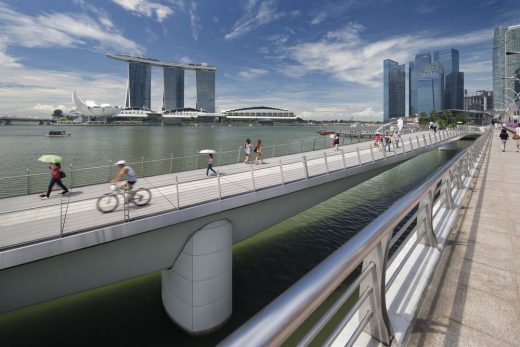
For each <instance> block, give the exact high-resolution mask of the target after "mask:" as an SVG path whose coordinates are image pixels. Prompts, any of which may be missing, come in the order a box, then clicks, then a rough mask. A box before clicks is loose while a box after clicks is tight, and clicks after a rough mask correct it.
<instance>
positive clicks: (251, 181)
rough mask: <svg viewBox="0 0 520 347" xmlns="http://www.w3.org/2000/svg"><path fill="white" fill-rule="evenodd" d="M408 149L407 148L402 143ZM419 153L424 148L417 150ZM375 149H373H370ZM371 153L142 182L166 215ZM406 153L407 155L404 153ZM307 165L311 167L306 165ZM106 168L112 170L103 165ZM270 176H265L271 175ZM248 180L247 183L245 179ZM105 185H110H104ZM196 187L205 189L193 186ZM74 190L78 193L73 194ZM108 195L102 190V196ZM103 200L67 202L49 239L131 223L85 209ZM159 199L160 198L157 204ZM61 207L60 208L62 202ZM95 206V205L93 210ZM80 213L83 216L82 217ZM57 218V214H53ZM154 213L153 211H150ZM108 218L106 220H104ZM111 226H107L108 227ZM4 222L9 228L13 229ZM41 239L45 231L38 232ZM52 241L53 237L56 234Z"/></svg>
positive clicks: (315, 156) (356, 161)
mask: <svg viewBox="0 0 520 347" xmlns="http://www.w3.org/2000/svg"><path fill="white" fill-rule="evenodd" d="M462 133H463V132H462V131H455V132H452V133H451V134H449V136H447V137H448V138H452V137H456V136H460V135H461V134H462ZM403 145H404V144H403ZM406 146H407V147H408V148H407V150H406V152H407V153H408V152H410V151H411V148H410V147H409V145H408V144H406ZM415 147H416V150H417V149H418V148H419V147H418V146H415ZM370 149H371V147H370ZM368 152H369V151H368V150H367V149H361V150H360V148H359V147H355V148H350V150H349V151H346V150H345V149H343V150H341V151H332V150H331V151H330V153H329V154H328V155H327V157H326V158H327V159H326V163H325V157H324V155H323V152H321V151H318V152H315V153H308V154H310V156H309V157H306V158H302V157H296V156H293V157H288V158H285V159H284V160H283V162H282V161H281V160H280V161H279V162H278V163H275V162H273V163H271V164H266V165H262V166H260V167H259V168H258V169H256V170H254V172H252V171H251V170H250V168H249V166H243V167H242V166H237V167H235V168H234V169H237V168H238V169H239V170H238V172H237V171H234V172H233V177H234V178H235V181H233V183H231V181H230V180H229V176H227V175H225V176H221V174H220V172H221V171H220V170H218V171H217V172H218V174H217V177H213V178H212V177H210V178H207V179H204V180H200V178H199V177H196V176H193V175H188V176H186V177H184V178H182V177H181V179H179V176H176V175H170V176H165V177H164V178H163V179H161V180H160V181H159V180H157V179H156V180H155V181H154V183H153V184H152V182H150V181H149V180H148V179H146V178H142V179H141V180H140V182H142V183H144V184H145V186H147V187H148V188H150V189H152V192H155V195H154V196H156V198H154V205H155V206H158V207H159V209H160V212H158V211H157V210H155V211H154V212H153V213H154V214H156V213H164V212H167V211H172V210H178V209H182V208H186V207H189V206H194V205H199V204H203V203H207V202H210V201H215V200H222V199H226V198H229V197H233V196H237V195H240V194H248V193H251V192H253V191H258V190H263V189H267V188H271V187H275V186H280V185H286V184H289V183H292V182H295V181H299V180H305V179H308V178H311V177H315V176H319V175H326V174H327V171H328V172H329V174H330V173H333V172H336V171H338V170H349V169H352V168H355V167H359V166H360V165H368V164H372V163H373V162H375V161H380V160H385V159H384V157H383V154H382V153H381V152H378V153H377V158H376V156H375V155H374V153H373V152H372V151H370V154H369V153H368ZM389 153H391V155H390V154H389V157H388V158H390V159H391V158H393V157H394V156H397V155H400V154H399V153H397V151H394V152H389ZM403 153H404V152H403ZM307 164H308V165H307ZM102 168H104V169H106V168H107V167H106V166H104V167H102ZM267 174H268V175H269V176H266V175H267ZM246 176H247V177H248V178H247V179H245V177H246ZM236 179H239V180H240V179H241V180H242V183H243V182H247V183H246V184H241V183H237V181H236ZM105 182H106V181H105ZM193 185H195V186H197V187H204V188H203V189H200V188H196V189H194V188H193ZM72 191H73V190H72ZM102 193H103V192H102V191H101V190H100V192H99V195H101V194H102ZM97 197H98V196H92V195H90V196H85V197H83V198H82V199H77V198H76V199H72V200H70V201H69V200H67V201H63V205H65V204H67V208H68V206H69V205H70V206H71V208H70V209H68V210H67V211H68V212H67V218H66V219H64V220H63V222H62V223H60V224H61V225H62V227H61V230H59V232H58V231H57V232H52V231H51V230H49V232H48V233H47V235H49V234H52V235H54V237H56V236H58V235H61V236H63V235H66V234H68V233H71V232H74V233H78V232H82V231H86V230H91V229H92V228H94V227H96V228H97V227H100V225H111V224H117V223H126V222H128V220H129V219H130V218H122V219H114V218H113V217H112V216H114V215H110V216H107V218H103V220H99V218H98V217H99V215H98V214H97V213H96V212H97V211H96V210H95V209H92V210H89V209H85V208H84V206H86V204H87V203H88V204H90V202H89V201H91V202H92V204H93V205H94V204H95V200H94V199H96V198H97ZM158 199H159V200H158ZM60 205H61V204H60ZM93 205H91V206H93ZM52 206H55V205H45V206H40V205H39V206H36V207H27V206H23V207H22V208H16V209H13V210H9V211H3V212H0V218H2V222H3V221H7V222H8V224H9V223H11V224H13V225H14V224H16V223H15V222H14V221H16V219H17V218H26V217H25V215H22V214H20V213H26V212H28V211H30V210H33V209H47V210H49V209H50V208H51V207H52ZM79 211H81V213H78V212H79ZM48 212H49V213H50V214H52V211H50V210H49V211H48ZM148 214H149V213H148ZM38 215H39V216H45V218H46V220H47V221H48V223H49V228H48V229H51V228H52V227H51V225H52V226H53V225H54V222H53V221H52V219H51V218H52V217H51V216H50V215H49V214H48V213H39V214H38ZM146 216H147V212H146V210H144V209H143V210H139V209H138V210H136V211H135V213H134V212H132V216H131V217H132V218H131V219H132V220H134V219H137V218H143V217H146ZM105 219H106V220H105ZM94 220H95V221H96V222H97V224H93V222H92V221H94ZM107 223H108V224H107ZM8 224H5V223H4V225H8ZM43 227H44V225H43V224H38V228H39V229H42V228H43ZM37 234H38V235H40V234H41V233H37ZM51 237H52V236H51ZM42 240H45V238H42V239H36V238H31V234H30V233H27V236H26V237H25V238H24V239H23V240H20V241H15V242H5V243H4V245H3V246H1V245H0V249H2V248H6V247H7V248H12V247H15V246H18V245H23V244H27V243H34V242H40V241H42Z"/></svg>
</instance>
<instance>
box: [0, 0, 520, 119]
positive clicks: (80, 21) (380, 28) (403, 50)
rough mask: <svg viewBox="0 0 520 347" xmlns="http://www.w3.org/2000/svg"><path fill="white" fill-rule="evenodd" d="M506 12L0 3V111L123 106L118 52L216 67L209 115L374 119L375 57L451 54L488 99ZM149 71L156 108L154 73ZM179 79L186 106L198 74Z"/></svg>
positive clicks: (346, 5)
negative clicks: (265, 109) (90, 103)
mask: <svg viewBox="0 0 520 347" xmlns="http://www.w3.org/2000/svg"><path fill="white" fill-rule="evenodd" d="M514 4H515V2H513V1H509V0H506V1H501V2H498V1H494V0H490V1H487V2H485V3H482V4H478V5H475V4H474V3H472V2H469V1H460V2H457V3H456V4H452V3H451V2H448V1H435V2H430V1H423V2H420V3H414V2H406V3H404V2H399V1H392V0H389V1H385V2H384V3H380V2H376V1H365V2H360V1H354V0H352V1H344V2H343V1H342V2H338V1H316V2H312V3H305V4H301V2H299V1H291V0H289V1H283V2H282V1H276V0H264V1H260V0H258V1H255V0H249V1H246V2H240V1H226V4H225V6H221V5H222V4H216V3H215V4H214V3H207V2H203V1H183V0H155V1H146V2H145V1H142V0H132V1H130V0H111V1H88V2H87V1H83V0H71V1H63V2H59V3H54V2H52V3H49V2H47V1H32V2H30V4H29V3H25V2H19V1H4V0H0V33H1V34H0V66H1V67H0V72H1V74H2V81H1V82H0V101H1V102H0V114H12V115H32V116H43V115H49V114H51V113H52V111H53V110H54V109H56V108H62V109H64V110H66V111H67V110H70V109H71V108H72V107H73V104H72V101H71V99H70V94H71V92H72V90H74V89H76V90H77V91H78V93H79V94H80V95H82V96H84V97H85V98H87V99H91V100H94V101H96V102H97V103H98V104H100V103H109V104H111V105H117V106H124V105H125V98H126V92H127V91H126V86H127V77H128V76H127V73H128V72H127V67H126V66H124V65H123V64H118V62H115V61H111V60H110V59H108V58H106V57H105V56H104V54H106V53H115V54H135V55H140V56H145V57H152V58H157V59H160V60H164V61H170V62H177V63H200V62H205V63H208V64H209V65H213V66H216V67H217V68H218V72H217V74H216V81H215V83H216V96H215V97H216V111H217V112H220V111H223V110H226V109H234V108H240V107H251V106H270V107H279V108H283V109H289V110H291V111H292V112H294V113H296V114H297V115H298V116H300V117H302V118H304V119H305V118H307V119H356V120H382V119H383V93H381V90H382V87H383V66H382V64H381V61H383V60H384V59H392V60H394V61H399V62H403V63H404V62H408V61H411V60H413V57H414V54H415V53H416V52H420V51H424V50H426V49H428V50H430V51H433V50H439V49H446V48H450V47H457V49H459V51H460V65H461V66H460V71H464V72H465V76H464V77H465V87H466V89H468V90H469V91H474V90H478V89H489V90H491V89H492V62H491V55H492V44H493V32H494V28H495V27H496V26H509V25H514V24H517V23H516V19H515V18H518V14H520V9H516V7H515V6H514ZM383 14H384V15H383ZM468 18H471V20H468ZM152 70H153V71H152V72H151V80H152V82H151V83H152V92H151V96H150V98H151V106H152V108H153V109H154V110H160V109H161V106H162V103H163V86H162V83H163V76H162V71H160V72H159V71H155V70H162V69H152ZM184 78H185V83H186V88H185V106H186V107H193V106H195V103H196V92H195V80H196V77H195V73H194V72H186V74H185V76H184ZM407 97H410V96H409V95H407Z"/></svg>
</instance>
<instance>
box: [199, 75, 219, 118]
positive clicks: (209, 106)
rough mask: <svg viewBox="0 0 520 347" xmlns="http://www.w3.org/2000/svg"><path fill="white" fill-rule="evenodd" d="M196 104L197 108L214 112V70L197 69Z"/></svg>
mask: <svg viewBox="0 0 520 347" xmlns="http://www.w3.org/2000/svg"><path fill="white" fill-rule="evenodd" d="M195 80H196V81H197V106H196V108H197V109H199V110H201V109H202V110H204V111H206V112H211V113H214V112H215V71H210V70H197V71H196V73H195Z"/></svg>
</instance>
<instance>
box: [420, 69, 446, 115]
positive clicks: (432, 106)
mask: <svg viewBox="0 0 520 347" xmlns="http://www.w3.org/2000/svg"><path fill="white" fill-rule="evenodd" d="M443 98H444V74H443V68H442V66H441V65H440V64H439V63H435V64H431V65H430V66H428V67H427V68H426V69H425V70H424V72H423V73H422V74H421V76H420V77H419V78H418V79H417V112H418V113H419V114H420V113H423V112H424V113H426V114H427V115H429V114H430V112H431V111H440V110H442V101H443Z"/></svg>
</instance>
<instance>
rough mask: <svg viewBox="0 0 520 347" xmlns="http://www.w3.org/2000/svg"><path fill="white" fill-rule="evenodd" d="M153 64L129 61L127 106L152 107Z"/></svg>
mask: <svg viewBox="0 0 520 347" xmlns="http://www.w3.org/2000/svg"><path fill="white" fill-rule="evenodd" d="M151 83H152V66H151V65H150V64H147V63H141V62H136V61H129V62H128V89H127V92H126V107H138V108H146V109H148V110H149V109H151V106H152V88H151Z"/></svg>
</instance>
